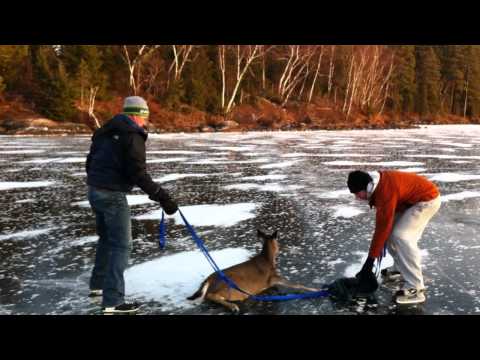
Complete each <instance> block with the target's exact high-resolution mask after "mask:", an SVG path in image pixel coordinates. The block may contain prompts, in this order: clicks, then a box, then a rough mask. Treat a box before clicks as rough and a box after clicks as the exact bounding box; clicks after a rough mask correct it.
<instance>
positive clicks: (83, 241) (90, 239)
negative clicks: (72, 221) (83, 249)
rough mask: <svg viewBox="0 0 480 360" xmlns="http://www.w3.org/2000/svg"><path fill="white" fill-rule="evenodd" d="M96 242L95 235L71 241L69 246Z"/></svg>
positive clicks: (96, 237)
mask: <svg viewBox="0 0 480 360" xmlns="http://www.w3.org/2000/svg"><path fill="white" fill-rule="evenodd" d="M97 241H98V236H97V235H92V236H84V237H81V238H78V239H76V240H73V241H71V242H70V245H71V246H82V245H85V244H89V243H93V242H97Z"/></svg>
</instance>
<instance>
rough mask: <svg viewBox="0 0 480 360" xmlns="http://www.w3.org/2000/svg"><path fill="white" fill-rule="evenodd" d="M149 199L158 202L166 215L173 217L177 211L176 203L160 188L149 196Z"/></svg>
mask: <svg viewBox="0 0 480 360" xmlns="http://www.w3.org/2000/svg"><path fill="white" fill-rule="evenodd" d="M149 199H150V200H153V201H156V202H159V203H160V206H161V207H162V208H163V210H165V212H166V213H167V214H168V215H173V214H175V213H176V212H177V210H178V206H177V203H176V202H175V201H174V200H173V199H172V198H171V197H170V196H169V195H168V193H167V192H166V191H165V190H163V189H162V188H159V189H158V190H157V192H156V193H154V194H152V195H150V196H149Z"/></svg>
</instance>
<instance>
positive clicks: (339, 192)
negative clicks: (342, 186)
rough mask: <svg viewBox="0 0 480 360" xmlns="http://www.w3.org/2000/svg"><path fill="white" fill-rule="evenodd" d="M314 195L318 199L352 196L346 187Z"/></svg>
mask: <svg viewBox="0 0 480 360" xmlns="http://www.w3.org/2000/svg"><path fill="white" fill-rule="evenodd" d="M316 196H317V197H318V198H320V199H338V198H342V197H352V198H353V194H352V193H351V192H350V190H348V189H346V190H335V191H329V192H324V193H320V194H316Z"/></svg>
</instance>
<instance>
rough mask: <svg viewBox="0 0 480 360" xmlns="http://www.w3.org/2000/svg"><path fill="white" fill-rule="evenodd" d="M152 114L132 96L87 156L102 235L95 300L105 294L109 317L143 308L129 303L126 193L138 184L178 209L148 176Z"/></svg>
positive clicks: (95, 271) (153, 197)
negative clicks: (147, 146) (148, 124)
mask: <svg viewBox="0 0 480 360" xmlns="http://www.w3.org/2000/svg"><path fill="white" fill-rule="evenodd" d="M148 116H149V110H148V105H147V103H146V101H145V100H144V99H143V98H141V97H139V96H131V97H127V98H126V99H125V102H124V105H123V113H122V114H119V115H116V116H114V117H113V118H112V119H111V120H110V121H108V122H107V123H106V124H105V125H104V126H103V127H101V128H100V129H98V130H97V131H95V133H94V135H93V137H92V145H91V147H90V153H89V154H88V156H87V162H86V171H87V184H88V200H89V202H90V205H91V207H92V209H93V211H94V213H95V217H96V228H97V234H98V235H99V240H98V244H97V251H96V255H95V265H94V267H93V271H92V276H91V278H90V295H89V296H90V297H95V296H103V301H102V307H103V312H104V313H132V312H136V311H137V310H138V308H139V304H138V303H125V299H124V295H125V282H124V278H123V273H124V271H125V268H126V267H127V264H128V258H129V256H130V251H131V247H132V230H131V220H130V207H129V206H128V203H127V198H126V193H127V192H129V191H131V190H132V188H133V187H134V186H135V185H136V186H138V187H140V189H142V190H143V191H144V192H145V193H147V194H148V195H149V198H150V199H151V200H154V201H157V202H159V203H160V205H161V206H162V208H163V209H164V210H165V212H166V213H167V214H168V215H172V214H174V213H175V212H176V211H177V210H178V207H177V204H176V203H175V201H174V200H173V199H172V198H171V197H170V196H169V194H168V193H167V192H166V191H165V190H164V189H162V188H161V186H160V185H158V184H156V183H155V182H154V181H153V180H152V178H151V177H150V175H149V174H148V173H147V169H146V154H145V141H146V140H147V137H148V135H147V132H146V130H145V126H146V121H147V119H148Z"/></svg>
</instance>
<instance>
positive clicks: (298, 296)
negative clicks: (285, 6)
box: [159, 209, 329, 301]
mask: <svg viewBox="0 0 480 360" xmlns="http://www.w3.org/2000/svg"><path fill="white" fill-rule="evenodd" d="M178 212H179V214H180V216H181V217H182V220H183V222H184V223H185V226H186V227H187V229H188V231H189V232H190V235H191V236H192V238H193V240H194V241H195V243H196V244H197V246H198V247H199V249H200V250H201V251H202V253H203V255H205V257H206V258H207V260H208V262H209V263H210V265H211V266H212V268H213V269H214V270H215V272H216V273H217V276H218V277H219V278H220V279H221V280H222V281H224V282H225V283H226V284H227V285H228V286H229V287H230V288H232V289H235V290H237V291H239V292H241V293H243V294H245V295H248V296H249V297H250V298H251V299H253V300H256V301H289V300H296V299H313V298H320V297H326V296H329V292H328V290H326V287H328V285H326V286H323V290H319V291H311V292H306V293H302V294H287V295H265V296H258V295H253V294H250V293H248V292H246V291H244V290H242V289H240V288H239V287H238V286H237V284H235V283H234V282H233V281H232V280H231V279H230V278H229V277H228V276H227V275H225V273H224V272H223V271H222V270H221V269H220V268H219V267H218V265H217V264H216V263H215V260H213V258H212V257H211V256H210V253H209V252H208V250H207V248H206V247H205V245H204V243H203V241H202V239H200V237H199V236H198V235H197V233H196V232H195V230H194V229H193V227H192V225H190V224H189V222H188V221H187V219H186V218H185V216H184V215H183V213H182V212H181V211H180V209H179V210H178ZM165 232H166V226H165V217H164V213H163V212H162V219H161V221H160V226H159V244H160V248H161V249H163V248H164V246H165V242H166V238H165Z"/></svg>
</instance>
